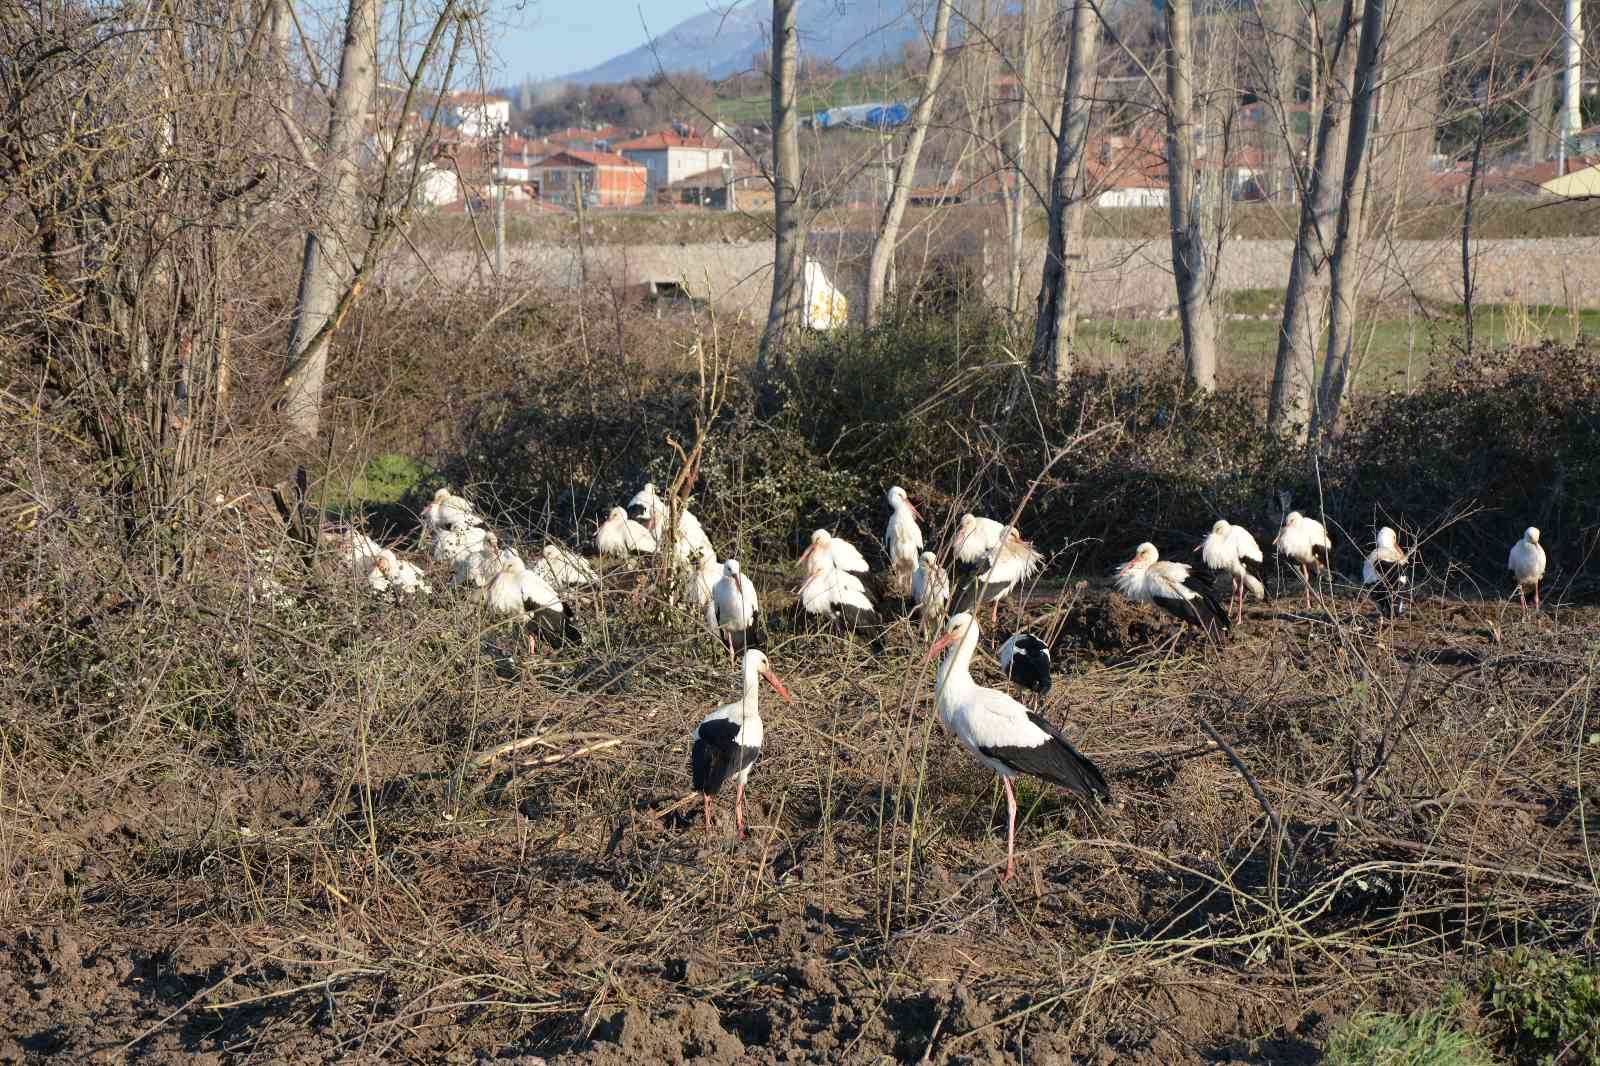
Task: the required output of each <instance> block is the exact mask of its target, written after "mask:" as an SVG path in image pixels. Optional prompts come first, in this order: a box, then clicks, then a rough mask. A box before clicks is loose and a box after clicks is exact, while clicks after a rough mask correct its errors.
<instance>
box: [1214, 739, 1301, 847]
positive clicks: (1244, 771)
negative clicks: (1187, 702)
mask: <svg viewBox="0 0 1600 1066" xmlns="http://www.w3.org/2000/svg"><path fill="white" fill-rule="evenodd" d="M1200 731H1201V732H1203V733H1204V734H1205V735H1206V736H1208V737H1210V738H1211V739H1212V741H1213V742H1214V743H1215V744H1216V745H1217V747H1219V748H1221V749H1222V753H1223V754H1224V755H1226V756H1227V757H1228V761H1229V762H1231V763H1233V768H1234V769H1235V770H1238V771H1239V776H1240V777H1242V778H1244V783H1245V784H1247V785H1249V786H1250V792H1251V794H1252V795H1254V796H1255V798H1256V802H1257V803H1259V804H1261V809H1262V810H1263V811H1265V812H1266V815H1267V821H1268V822H1269V823H1271V825H1272V838H1273V842H1274V843H1273V850H1274V851H1277V849H1278V847H1279V845H1280V844H1281V843H1282V842H1284V841H1285V837H1284V835H1283V823H1282V822H1280V821H1279V820H1278V812H1277V811H1275V810H1273V809H1272V803H1271V802H1270V801H1269V800H1268V799H1267V794H1266V793H1265V792H1263V791H1261V786H1260V785H1259V784H1258V783H1257V782H1256V775H1255V774H1252V773H1251V772H1250V767H1248V766H1246V765H1245V764H1244V760H1243V759H1241V758H1239V753H1238V752H1236V751H1234V750H1233V747H1232V746H1231V745H1230V744H1229V743H1228V742H1227V741H1226V740H1223V739H1222V737H1221V735H1220V734H1218V733H1217V731H1216V729H1215V728H1214V727H1213V726H1212V725H1211V723H1210V722H1208V721H1206V720H1205V719H1204V718H1202V719H1200ZM1289 865H1291V866H1293V865H1294V853H1293V850H1292V849H1291V851H1290V855H1289Z"/></svg>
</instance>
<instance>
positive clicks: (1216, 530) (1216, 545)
mask: <svg viewBox="0 0 1600 1066" xmlns="http://www.w3.org/2000/svg"><path fill="white" fill-rule="evenodd" d="M1195 551H1197V552H1199V553H1200V560H1201V561H1202V562H1204V563H1205V564H1206V566H1208V567H1210V568H1211V569H1212V570H1215V571H1216V572H1217V573H1219V574H1227V575H1228V576H1229V577H1230V578H1231V579H1232V581H1233V595H1231V596H1229V597H1228V613H1229V614H1231V615H1233V616H1234V617H1235V618H1243V617H1244V596H1245V592H1246V591H1248V592H1249V593H1250V595H1252V596H1254V597H1255V598H1256V599H1258V600H1263V599H1266V597H1267V587H1266V586H1265V585H1263V584H1262V583H1261V577H1262V573H1261V568H1262V565H1263V564H1264V563H1265V560H1264V559H1263V558H1262V556H1261V545H1259V544H1257V543H1256V538H1255V537H1252V536H1251V535H1250V531H1249V530H1248V529H1246V528H1244V527H1243V526H1236V525H1234V524H1233V523H1231V522H1229V521H1228V520H1227V519H1225V518H1219V519H1217V521H1216V523H1215V524H1214V525H1212V527H1211V532H1210V533H1208V534H1206V539H1205V540H1203V541H1201V542H1200V545H1199V547H1197V548H1195ZM1235 600H1238V601H1239V610H1238V611H1237V612H1235V611H1234V609H1233V603H1234V601H1235Z"/></svg>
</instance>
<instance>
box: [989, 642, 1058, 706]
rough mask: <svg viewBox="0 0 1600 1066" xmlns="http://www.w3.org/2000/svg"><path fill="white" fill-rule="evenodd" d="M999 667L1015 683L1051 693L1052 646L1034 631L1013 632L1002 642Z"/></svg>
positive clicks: (1033, 689)
mask: <svg viewBox="0 0 1600 1066" xmlns="http://www.w3.org/2000/svg"><path fill="white" fill-rule="evenodd" d="M1000 669H1001V670H1002V671H1003V672H1004V673H1005V675H1006V677H1007V678H1009V679H1010V680H1011V683H1012V684H1013V685H1016V686H1018V687H1019V688H1023V689H1026V690H1028V691H1029V692H1032V693H1034V694H1035V695H1037V696H1040V697H1043V696H1048V695H1049V694H1050V648H1049V647H1048V646H1047V645H1046V644H1045V642H1044V641H1042V640H1040V639H1039V638H1038V637H1036V636H1034V635H1033V634H1032V633H1013V634H1011V636H1010V638H1009V639H1007V640H1006V642H1005V643H1004V644H1002V645H1000Z"/></svg>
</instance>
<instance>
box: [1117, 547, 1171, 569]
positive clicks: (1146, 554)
mask: <svg viewBox="0 0 1600 1066" xmlns="http://www.w3.org/2000/svg"><path fill="white" fill-rule="evenodd" d="M1159 558H1161V553H1160V552H1159V551H1157V550H1156V546H1155V545H1154V544H1151V543H1150V542H1149V541H1145V542H1144V543H1143V544H1141V545H1139V546H1138V547H1137V548H1135V549H1134V550H1133V558H1132V559H1129V560H1128V561H1127V562H1125V563H1123V564H1122V565H1121V566H1119V567H1117V573H1119V574H1126V573H1130V572H1132V571H1135V570H1146V569H1149V567H1150V565H1151V564H1152V563H1154V562H1155V561H1156V560H1157V559H1159Z"/></svg>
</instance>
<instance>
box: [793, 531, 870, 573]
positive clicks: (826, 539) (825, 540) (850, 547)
mask: <svg viewBox="0 0 1600 1066" xmlns="http://www.w3.org/2000/svg"><path fill="white" fill-rule="evenodd" d="M813 559H818V560H821V563H822V565H823V566H831V567H833V568H834V569H836V570H844V571H847V572H849V573H852V574H865V573H866V572H867V571H868V570H869V569H871V568H870V567H868V566H867V560H866V559H864V558H862V556H861V553H860V552H859V551H857V550H856V546H855V545H854V544H851V543H850V542H849V541H847V540H845V539H844V538H843V537H836V536H834V535H833V534H831V533H829V532H828V531H827V530H826V529H819V530H816V531H814V532H813V533H812V534H811V543H810V544H809V545H807V547H806V550H805V551H803V552H801V553H800V565H801V566H802V567H805V568H806V570H807V572H810V570H811V566H812V560H813Z"/></svg>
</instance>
